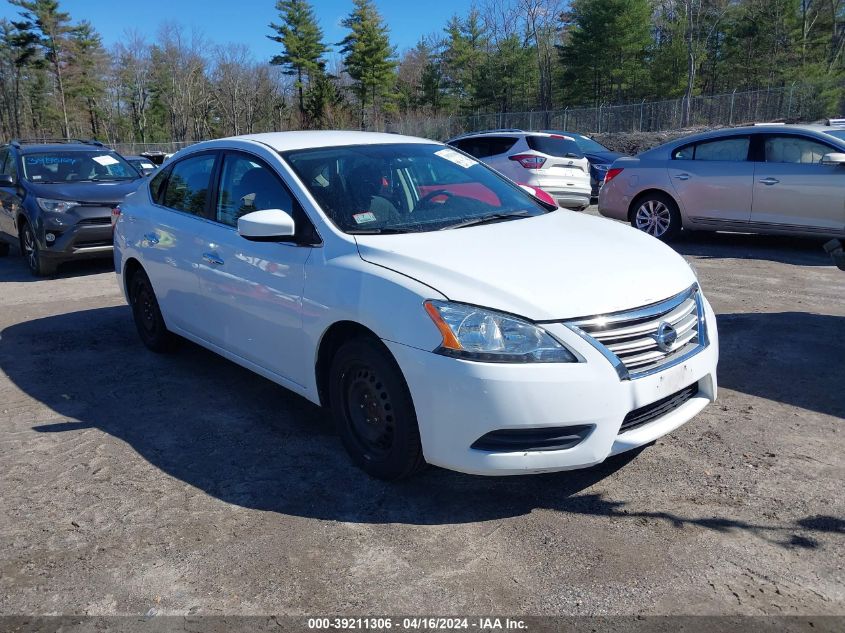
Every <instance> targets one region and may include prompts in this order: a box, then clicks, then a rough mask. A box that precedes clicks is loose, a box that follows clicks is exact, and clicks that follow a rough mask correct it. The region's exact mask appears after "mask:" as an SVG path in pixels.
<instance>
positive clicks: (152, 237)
mask: <svg viewBox="0 0 845 633" xmlns="http://www.w3.org/2000/svg"><path fill="white" fill-rule="evenodd" d="M144 241H146V242H148V243H150V244H153V245H155V244H158V235H156V234H155V233H147V234H146V235H144Z"/></svg>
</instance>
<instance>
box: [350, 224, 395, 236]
mask: <svg viewBox="0 0 845 633" xmlns="http://www.w3.org/2000/svg"><path fill="white" fill-rule="evenodd" d="M347 233H348V234H349V235H398V234H399V233H409V231H407V230H405V229H396V228H393V227H390V226H385V227H383V228H380V229H352V230H349V231H347Z"/></svg>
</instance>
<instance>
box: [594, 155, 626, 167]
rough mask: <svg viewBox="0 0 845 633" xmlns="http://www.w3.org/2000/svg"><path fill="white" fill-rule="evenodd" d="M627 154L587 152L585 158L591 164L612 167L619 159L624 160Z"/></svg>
mask: <svg viewBox="0 0 845 633" xmlns="http://www.w3.org/2000/svg"><path fill="white" fill-rule="evenodd" d="M624 155H625V154H620V153H619V152H587V153H585V154H584V156H586V157H587V160H588V161H590V162H591V163H599V164H603V165H612V164H613V161H615V160H616V159H617V158H622V157H623V156H624Z"/></svg>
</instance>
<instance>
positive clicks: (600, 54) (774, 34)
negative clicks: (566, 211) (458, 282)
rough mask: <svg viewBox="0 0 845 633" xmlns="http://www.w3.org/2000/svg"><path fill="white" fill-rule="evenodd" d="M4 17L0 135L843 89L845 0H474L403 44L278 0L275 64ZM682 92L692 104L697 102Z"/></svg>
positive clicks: (370, 16)
mask: <svg viewBox="0 0 845 633" xmlns="http://www.w3.org/2000/svg"><path fill="white" fill-rule="evenodd" d="M9 2H10V4H12V5H13V6H14V7H16V9H17V13H18V17H17V18H16V19H12V20H7V19H3V20H0V137H4V138H15V137H27V136H35V137H46V136H62V137H86V138H87V137H91V138H98V139H101V140H105V141H108V142H120V141H135V142H141V143H150V142H163V141H194V140H199V139H203V138H210V137H215V136H221V135H230V134H245V133H252V132H259V131H267V130H283V129H299V128H326V127H343V128H350V127H351V128H356V127H361V128H369V129H381V128H383V127H384V125H385V123H386V122H389V121H390V120H391V118H392V117H397V116H400V115H401V116H407V115H409V114H411V115H419V116H421V117H437V116H446V115H463V114H471V113H479V112H508V111H521V110H548V109H554V108H560V107H563V106H573V105H599V104H611V103H626V102H632V101H640V100H643V99H646V100H655V99H664V98H665V99H668V98H676V97H681V96H687V97H689V96H693V95H699V94H717V93H722V92H730V91H732V90H747V89H758V88H769V87H777V86H784V85H788V84H790V83H791V82H795V81H801V82H812V84H813V85H814V86H816V89H817V92H816V94H817V98H818V99H819V100H820V101H821V102H823V103H824V107H825V108H826V109H827V110H828V111H830V112H831V113H836V112H837V111H840V110H841V108H842V105H843V97H845V88H844V87H843V86H844V85H845V82H843V79H845V51H843V48H845V0H569V1H567V0H479V2H478V3H477V4H474V5H473V6H472V8H470V9H469V10H468V11H467V12H466V13H465V14H463V15H454V16H453V17H452V18H450V19H449V20H448V22H447V23H446V24H445V25H443V27H442V29H440V30H438V31H437V32H435V33H431V34H425V35H422V36H421V37H420V39H419V41H418V43H417V44H416V45H415V46H414V47H413V48H411V49H409V50H406V51H403V52H401V53H399V52H398V51H397V49H396V47H395V46H394V45H393V44H392V43H391V40H390V32H389V28H388V25H387V24H385V21H384V19H383V17H382V16H381V14H380V13H379V11H378V8H377V6H376V5H375V3H374V1H373V0H351V7H350V13H349V14H348V15H347V17H346V18H345V19H344V20H343V22H342V26H343V27H344V28H345V30H346V35H345V37H344V38H343V39H342V41H340V42H327V41H326V39H325V36H324V33H323V30H322V28H321V26H320V22H321V16H320V15H319V14H318V9H317V8H315V7H316V6H317V5H312V4H310V3H309V2H308V1H307V0H279V1H278V2H276V10H277V12H278V19H277V20H275V21H274V22H272V23H271V24H269V25H267V27H266V31H265V33H264V34H265V35H266V36H267V37H269V38H270V39H271V40H273V41H274V42H276V43H277V44H278V52H277V54H276V55H274V56H273V57H272V58H271V59H267V60H259V59H255V58H254V56H253V55H252V53H251V51H250V50H249V48H248V47H247V46H245V45H238V44H230V45H227V46H217V45H214V44H213V43H212V42H209V41H208V40H207V39H206V38H205V37H204V36H203V35H202V34H201V33H198V32H196V31H189V30H187V29H185V28H184V27H182V26H179V25H176V24H170V23H165V24H163V25H162V26H161V27H160V29H159V31H158V32H157V33H156V35H155V38H154V39H153V40H152V41H149V40H147V39H146V38H145V37H144V36H143V35H142V34H140V33H137V32H130V33H127V34H125V37H123V38H122V40H121V42H120V43H119V44H116V45H115V46H113V47H111V48H110V49H106V48H105V47H104V45H103V41H102V37H101V36H100V34H99V33H98V32H97V30H96V27H95V25H93V24H91V23H90V22H86V21H80V22H75V21H74V20H73V18H72V17H71V16H70V15H69V14H68V13H67V12H65V11H63V10H62V9H61V7H60V5H59V1H58V0H9ZM687 103H689V100H687Z"/></svg>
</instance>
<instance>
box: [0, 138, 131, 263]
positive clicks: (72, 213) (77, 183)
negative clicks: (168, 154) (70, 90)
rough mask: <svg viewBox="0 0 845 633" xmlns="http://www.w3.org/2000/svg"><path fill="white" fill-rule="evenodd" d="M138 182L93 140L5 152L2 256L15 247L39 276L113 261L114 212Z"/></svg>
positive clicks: (21, 145) (1, 155)
mask: <svg viewBox="0 0 845 633" xmlns="http://www.w3.org/2000/svg"><path fill="white" fill-rule="evenodd" d="M141 181H142V179H141V175H140V174H139V173H138V171H137V170H136V169H135V168H134V167H132V165H130V164H129V163H127V162H126V161H125V160H124V159H123V158H122V157H121V156H120V155H119V154H117V153H116V152H114V151H112V150H111V149H109V148H107V147H104V146H103V145H102V144H101V143H97V142H95V141H79V140H73V141H55V142H49V143H45V142H43V141H42V142H28V141H12V142H11V143H9V144H8V145H4V146H2V147H0V257H2V256H5V255H8V254H9V250H10V249H9V247H10V245H11V244H18V245H19V246H20V249H21V253H22V254H23V255H24V256H25V257H26V258H27V262H28V264H29V267H30V269H31V270H32V272H33V274H35V275H39V276H41V275H50V274H52V273H54V272H55V271H56V267H57V266H58V265H59V264H60V263H62V262H63V261H67V260H71V259H84V258H95V257H103V258H110V257H112V219H111V218H112V210H113V209H114V208H115V207H116V206H117V205H118V204H119V203H120V202H121V201H122V200H123V199H124V198H125V197H126V196H127V195H128V194H130V193H132V192H133V191H134V190H135V188H136V187H137V186H138V185H139V184H140V183H141Z"/></svg>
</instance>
